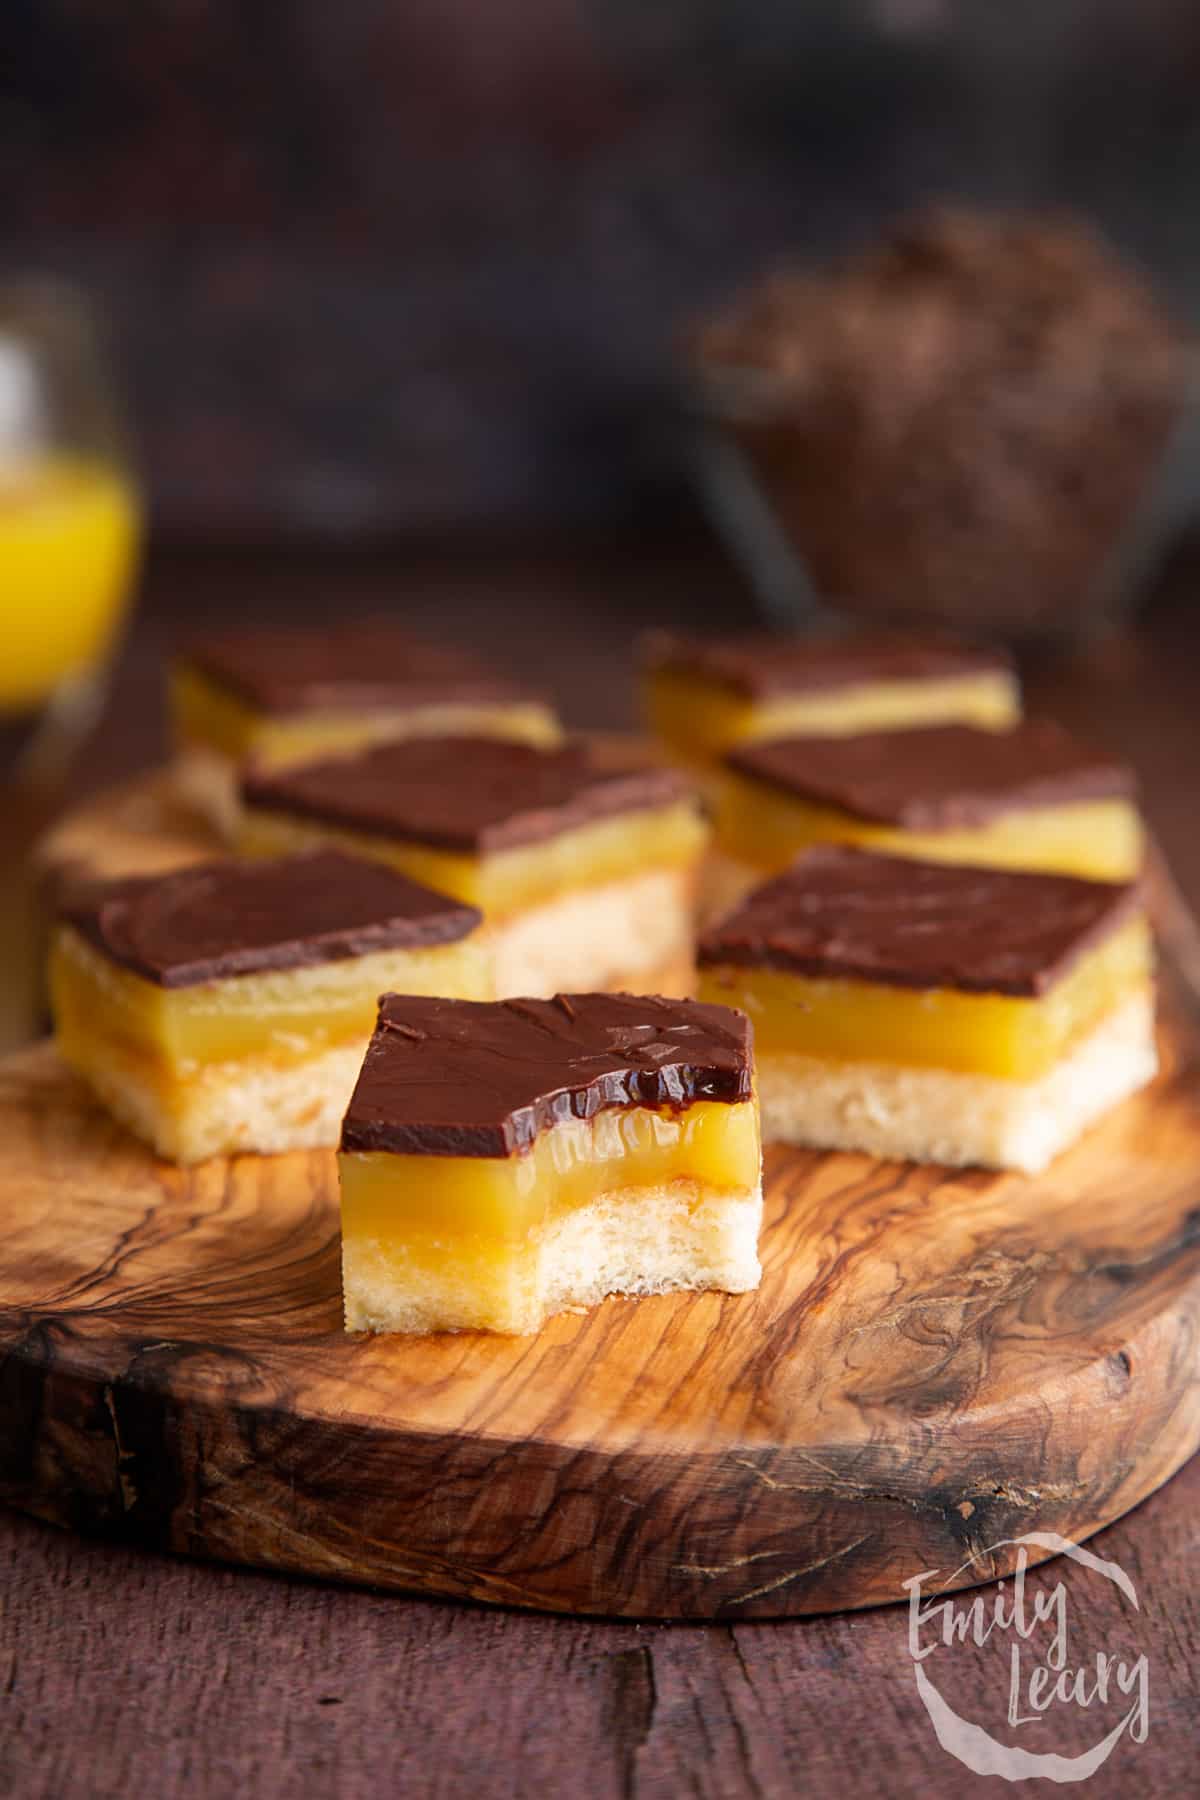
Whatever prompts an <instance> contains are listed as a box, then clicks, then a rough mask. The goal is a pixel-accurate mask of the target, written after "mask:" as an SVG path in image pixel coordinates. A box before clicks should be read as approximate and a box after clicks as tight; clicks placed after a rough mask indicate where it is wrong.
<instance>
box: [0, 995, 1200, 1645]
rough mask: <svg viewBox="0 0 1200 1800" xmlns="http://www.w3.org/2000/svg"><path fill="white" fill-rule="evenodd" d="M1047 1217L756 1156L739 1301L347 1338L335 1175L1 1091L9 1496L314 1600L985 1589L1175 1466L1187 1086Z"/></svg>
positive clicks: (1189, 1276)
mask: <svg viewBox="0 0 1200 1800" xmlns="http://www.w3.org/2000/svg"><path fill="white" fill-rule="evenodd" d="M1165 1051H1166V1059H1167V1067H1166V1070H1165V1072H1164V1074H1163V1076H1162V1077H1161V1078H1160V1080H1159V1082H1158V1083H1157V1084H1156V1085H1155V1087H1154V1088H1153V1089H1152V1090H1151V1091H1150V1092H1148V1093H1147V1094H1146V1095H1144V1096H1141V1097H1139V1098H1138V1099H1136V1100H1134V1101H1133V1102H1131V1103H1129V1104H1128V1105H1127V1106H1125V1107H1124V1108H1122V1109H1120V1110H1119V1111H1118V1112H1117V1113H1116V1114H1115V1115H1114V1116H1112V1117H1111V1118H1110V1119H1109V1120H1108V1121H1106V1122H1105V1123H1104V1124H1103V1125H1102V1126H1101V1127H1100V1128H1099V1129H1097V1130H1096V1131H1095V1132H1093V1133H1092V1134H1091V1135H1090V1136H1089V1137H1088V1138H1087V1139H1086V1140H1085V1142H1084V1143H1083V1144H1081V1145H1080V1146H1079V1147H1078V1148H1077V1149H1076V1150H1075V1151H1073V1152H1071V1153H1070V1154H1068V1155H1067V1156H1066V1157H1064V1158H1062V1159H1060V1161H1059V1162H1058V1163H1057V1164H1056V1165H1055V1166H1054V1168H1053V1169H1052V1170H1051V1171H1050V1172H1049V1173H1048V1174H1047V1175H1046V1176H1044V1177H1041V1178H1039V1179H1038V1181H1036V1182H1028V1181H1023V1180H1019V1179H1016V1178H1007V1177H997V1176H992V1175H987V1174H983V1173H981V1172H974V1171H970V1172H966V1173H948V1172H946V1171H941V1170H937V1169H932V1168H917V1167H911V1166H907V1165H888V1164H880V1163H877V1162H873V1161H872V1160H870V1159H869V1158H866V1157H860V1156H828V1157H821V1156H818V1155H815V1154H811V1153H806V1152H800V1151H787V1150H781V1149H780V1150H773V1151H771V1152H770V1153H769V1155H768V1181H767V1192H768V1205H767V1225H766V1230H765V1235H764V1268H765V1273H764V1279H763V1284H762V1287H761V1289H760V1291H759V1292H758V1293H757V1294H755V1295H750V1296H743V1297H736V1298H735V1297H726V1296H718V1295H700V1296H686V1297H675V1298H663V1299H657V1300H649V1301H642V1302H638V1303H631V1302H627V1301H621V1300H611V1301H608V1302H607V1303H606V1304H605V1305H603V1306H601V1307H599V1308H597V1309H595V1310H594V1311H593V1312H591V1313H589V1314H587V1315H586V1316H567V1317H562V1318H559V1319H557V1320H555V1321H554V1322H553V1323H552V1324H551V1325H550V1326H549V1327H548V1328H547V1330H546V1331H544V1332H543V1333H542V1334H541V1336H540V1337H538V1338H536V1339H531V1340H517V1341H508V1340H498V1339H489V1338H486V1337H482V1336H473V1335H471V1336H462V1337H457V1338H441V1339H408V1340H404V1339H390V1340H385V1339H377V1340H362V1339H348V1338H346V1337H345V1336H344V1335H343V1334H342V1332H341V1331H340V1327H339V1276H338V1226H337V1210H336V1192H335V1183H334V1173H333V1164H332V1157H331V1156H330V1155H328V1154H325V1153H316V1154H311V1155H294V1156H285V1157H275V1158H252V1157H242V1158H236V1159H233V1160H231V1161H223V1160H217V1161H214V1162H211V1163H208V1164H205V1165H202V1166H201V1167H199V1168H198V1169H195V1170H191V1171H180V1170H176V1169H174V1168H171V1167H169V1166H167V1165H165V1164H161V1163H158V1162H156V1161H155V1160H154V1159H153V1158H152V1157H151V1156H150V1155H149V1154H148V1153H147V1152H145V1151H143V1150H142V1149H141V1148H140V1146H138V1145H137V1144H135V1143H134V1142H133V1141H132V1140H131V1139H130V1138H128V1137H127V1136H126V1135H125V1134H124V1133H122V1132H121V1131H120V1130H119V1129H118V1128H117V1127H116V1126H114V1125H112V1124H111V1123H110V1122H109V1121H108V1120H107V1119H106V1118H105V1117H104V1116H103V1115H102V1114H101V1113H100V1112H99V1111H98V1110H97V1109H96V1107H95V1106H94V1105H93V1104H92V1103H91V1101H90V1100H89V1099H88V1097H87V1095H86V1094H85V1093H84V1091H83V1089H82V1087H81V1086H79V1085H78V1084H76V1083H75V1081H74V1080H73V1079H72V1078H71V1077H70V1076H68V1075H67V1073H66V1072H65V1071H64V1070H63V1069H62V1068H61V1067H60V1065H59V1064H58V1062H57V1060H56V1058H55V1056H54V1053H53V1051H52V1050H51V1049H50V1048H48V1047H43V1048H40V1049H37V1050H35V1051H32V1052H29V1053H25V1054H22V1055H21V1056H19V1057H17V1058H15V1059H11V1060H10V1061H8V1062H7V1063H6V1064H4V1065H2V1066H0V1141H2V1142H3V1143H4V1146H5V1158H6V1161H5V1171H4V1175H3V1179H2V1181H0V1191H2V1193H3V1197H4V1210H5V1218H6V1225H7V1230H6V1233H5V1237H4V1241H3V1244H2V1246H0V1364H2V1369H0V1372H2V1381H0V1392H2V1395H3V1398H2V1400H0V1495H2V1496H3V1497H5V1498H7V1499H8V1500H9V1501H11V1502H12V1503H14V1504H16V1505H18V1506H20V1507H23V1508H25V1509H27V1510H29V1511H31V1512H35V1513H37V1514H39V1515H41V1516H42V1517H45V1518H49V1519H53V1520H55V1521H57V1522H58V1523H60V1524H65V1525H71V1526H75V1527H78V1528H80V1529H83V1530H87V1531H101V1532H105V1533H108V1534H110V1535H114V1536H117V1537H121V1538H126V1539H131V1540H134V1541H136V1542H139V1543H142V1544H148V1545H155V1546H159V1547H163V1548H168V1549H172V1550H177V1551H185V1552H189V1553H194V1554H203V1555H208V1556H214V1557H220V1558H224V1559H227V1560H230V1561H235V1562H248V1563H255V1564H261V1565H266V1566H269V1567H274V1568H279V1569H289V1570H297V1571H304V1572H307V1573H310V1574H316V1575H321V1576H325V1577H329V1578H334V1579H338V1580H349V1581H362V1582H370V1583H375V1584H378V1585H380V1586H384V1587H394V1588H420V1589H426V1590H430V1591H435V1592H439V1593H443V1594H454V1595H460V1596H469V1597H471V1598H474V1599H478V1600H487V1601H493V1602H504V1603H509V1604H519V1605H526V1606H536V1607H543V1608H549V1609H560V1610H571V1611H582V1612H598V1613H608V1614H624V1615H628V1616H633V1617H648V1616H656V1617H693V1618H716V1617H723V1618H746V1617H753V1616H759V1617H773V1616H781V1615H785V1614H800V1613H808V1612H813V1611H818V1610H826V1609H829V1608H832V1607H844V1606H862V1605H868V1604H872V1603H876V1602H880V1601H887V1600H893V1599H896V1598H898V1597H899V1596H900V1583H901V1582H902V1581H903V1580H904V1579H905V1578H906V1577H907V1576H908V1575H910V1574H912V1573H914V1572H916V1571H918V1570H923V1569H932V1568H940V1569H944V1570H952V1569H953V1570H959V1571H960V1573H959V1575H958V1577H957V1578H956V1580H957V1584H960V1585H963V1584H966V1583H969V1582H971V1581H977V1580H983V1579H989V1578H993V1577H995V1576H996V1575H998V1574H1001V1573H1003V1572H1004V1571H1005V1568H1006V1566H1007V1565H1006V1564H1005V1563H1004V1562H1003V1559H1002V1558H999V1557H996V1556H990V1555H989V1554H988V1553H987V1552H988V1547H989V1546H990V1545H991V1544H993V1543H994V1542H995V1541H997V1540H999V1539H1002V1538H1006V1537H1011V1536H1012V1535H1014V1534H1015V1533H1016V1532H1018V1531H1021V1530H1028V1529H1032V1528H1034V1527H1039V1528H1042V1529H1051V1530H1054V1531H1057V1532H1060V1533H1061V1534H1062V1535H1064V1536H1067V1537H1071V1538H1074V1539H1076V1540H1079V1539H1081V1538H1083V1537H1086V1536H1087V1535H1088V1534H1089V1533H1090V1532H1092V1531H1094V1530H1096V1529H1097V1528H1098V1527H1099V1526H1101V1525H1102V1524H1104V1523H1105V1522H1107V1521H1109V1520H1111V1519H1113V1518H1115V1517H1117V1516H1118V1515H1119V1514H1120V1513H1122V1512H1124V1511H1125V1510H1126V1509H1127V1508H1129V1507H1130V1506H1132V1505H1134V1504H1135V1503H1136V1502H1137V1501H1139V1500H1140V1499H1142V1498H1143V1497H1144V1496H1145V1495H1146V1494H1148V1493H1149V1492H1151V1491H1152V1490H1153V1489H1154V1488H1155V1487H1157V1486H1158V1485H1159V1484H1160V1483H1161V1482H1162V1481H1164V1480H1165V1479H1166V1478H1167V1477H1168V1476H1169V1475H1170V1474H1171V1473H1172V1472H1173V1471H1174V1470H1175V1469H1176V1468H1178V1467H1179V1465H1180V1464H1181V1462H1182V1461H1183V1460H1184V1459H1185V1458H1186V1457H1187V1456H1189V1455H1190V1454H1191V1453H1192V1451H1193V1450H1194V1449H1195V1448H1196V1446H1197V1443H1198V1441H1200V1371H1198V1366H1197V1363H1198V1359H1197V1354H1196V1350H1197V1343H1198V1341H1200V1156H1198V1154H1197V1153H1198V1151H1200V1053H1198V1046H1197V1041H1196V1037H1195V1035H1194V1033H1193V1031H1192V1029H1191V1028H1190V1027H1188V1026H1186V1025H1185V1024H1184V1023H1183V1022H1182V1018H1181V1019H1179V1020H1177V1021H1176V1022H1175V1023H1173V1025H1172V1027H1171V1029H1170V1031H1169V1033H1168V1036H1167V1041H1166V1044H1165Z"/></svg>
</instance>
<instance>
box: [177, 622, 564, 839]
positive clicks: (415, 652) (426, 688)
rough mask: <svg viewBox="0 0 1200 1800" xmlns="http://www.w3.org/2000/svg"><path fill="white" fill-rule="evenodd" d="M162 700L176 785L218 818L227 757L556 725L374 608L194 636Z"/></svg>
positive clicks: (276, 764) (231, 780) (516, 690)
mask: <svg viewBox="0 0 1200 1800" xmlns="http://www.w3.org/2000/svg"><path fill="white" fill-rule="evenodd" d="M171 710H172V715H173V721H174V729H175V738H176V742H177V745H178V748H179V752H180V772H181V775H182V779H183V783H184V786H185V788H186V790H187V791H188V792H189V794H190V795H191V797H192V798H193V800H195V801H197V802H198V803H199V804H200V805H201V806H202V807H203V809H204V810H205V811H206V812H207V813H208V814H209V815H210V816H211V817H213V818H214V819H215V821H216V822H217V823H218V824H225V823H227V822H228V821H229V819H230V818H231V817H232V814H233V809H234V805H235V802H236V791H237V790H236V769H237V766H238V764H240V763H242V762H245V761H249V760H251V759H253V760H254V761H255V762H256V763H259V764H261V765H262V766H264V767H268V768H281V767H286V766H288V765H290V764H293V763H297V762H312V761H314V760H316V759H317V758H318V757H322V756H328V755H332V754H335V753H339V752H341V751H346V750H355V749H358V748H360V747H361V746H362V745H364V744H368V743H374V742H376V741H378V740H380V739H384V738H395V737H411V736H427V735H428V734H430V733H431V732H437V733H439V734H445V733H447V732H455V731H469V732H471V733H472V734H473V735H475V736H477V737H511V738H518V739H521V740H524V741H526V742H529V743H533V744H544V743H546V744H548V743H556V742H557V741H558V738H559V736H560V735H561V734H560V732H559V728H558V722H557V720H556V718H555V716H554V713H553V710H552V709H551V708H550V706H549V705H548V704H547V703H546V702H545V701H544V700H543V699H541V698H540V697H539V696H538V695H536V694H533V693H531V692H529V691H528V690H527V689H525V688H523V687H521V686H519V685H518V684H517V683H516V682H514V681H510V680H508V679H506V678H505V677H504V676H502V675H497V674H496V673H495V671H494V670H491V669H489V668H488V667H487V666H486V664H484V663H482V662H481V661H480V660H479V659H478V658H477V657H475V656H473V655H472V654H470V652H468V651H464V650H461V649H458V648H456V647H453V646H450V645H446V644H435V643H428V642H426V641H425V640H423V639H421V638H416V637H414V636H413V635H412V634H411V633H410V632H408V631H406V630H404V629H402V628H400V627H398V626H396V625H394V624H392V623H391V622H390V621H387V620H382V619H367V620H362V621H359V622H357V623H355V622H349V623H343V624H337V625H332V626H327V627H324V628H316V629H314V628H312V627H309V628H307V629H306V628H303V627H276V628H274V629H270V628H265V629H256V630H240V631H227V632H225V633H223V634H221V635H219V636H214V637H212V638H209V639H206V640H205V641H203V642H200V643H197V644H195V645H193V646H192V647H191V648H190V649H189V650H187V651H186V652H185V653H184V654H183V655H181V656H180V657H179V658H178V660H177V662H176V665H175V668H174V670H173V674H172V680H171Z"/></svg>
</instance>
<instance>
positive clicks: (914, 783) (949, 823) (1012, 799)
mask: <svg viewBox="0 0 1200 1800" xmlns="http://www.w3.org/2000/svg"><path fill="white" fill-rule="evenodd" d="M725 760H726V762H727V764H728V765H729V767H730V768H732V769H735V770H737V772H738V773H739V774H741V775H746V776H749V778H750V779H751V780H752V781H759V782H765V783H766V784H767V785H768V786H770V787H774V788H779V789H781V790H782V791H783V792H784V793H787V794H792V795H794V796H795V797H796V798H797V799H800V800H806V801H810V802H812V803H813V804H815V805H817V806H829V807H835V808H837V810H838V811H840V812H846V813H851V814H852V815H853V816H854V817H855V818H857V819H866V820H868V821H870V822H871V823H873V824H879V825H896V826H900V827H901V828H902V829H903V830H905V831H956V830H961V829H963V828H964V827H965V828H968V829H969V828H971V827H974V826H980V825H987V824H990V823H991V821H992V820H993V819H997V818H999V817H1001V816H1002V815H1003V814H1004V813H1010V812H1022V811H1024V810H1026V809H1027V808H1031V807H1039V806H1061V805H1064V804H1067V803H1069V802H1071V801H1076V800H1115V799H1121V800H1132V799H1133V798H1134V797H1135V794H1136V786H1135V782H1134V777H1133V773H1132V771H1131V770H1130V769H1129V768H1127V767H1126V765H1125V764H1124V763H1120V762H1117V761H1116V759H1115V758H1113V757H1110V756H1106V755H1105V754H1104V752H1103V751H1099V750H1093V749H1091V748H1089V747H1088V746H1087V745H1085V744H1081V743H1079V742H1078V741H1077V740H1076V739H1075V738H1073V737H1071V736H1070V735H1069V734H1068V733H1067V732H1065V731H1064V730H1063V729H1062V727H1061V726H1060V725H1055V724H1053V723H1051V721H1050V720H1048V719H1028V720H1026V721H1025V723H1024V724H1022V725H1018V726H1015V727H1014V729H1013V730H1012V731H976V730H972V728H971V727H970V726H969V725H938V726H931V727H929V728H928V729H925V730H921V731H881V732H865V733H863V734H862V735H861V736H858V737H840V738H835V737H824V738H821V737H792V738H771V739H769V740H765V741H763V742H761V743H752V744H745V745H742V746H741V747H740V748H739V749H736V750H733V751H731V752H730V753H729V755H728V756H727V757H726V759H725Z"/></svg>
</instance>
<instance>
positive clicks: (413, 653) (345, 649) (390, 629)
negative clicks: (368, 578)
mask: <svg viewBox="0 0 1200 1800" xmlns="http://www.w3.org/2000/svg"><path fill="white" fill-rule="evenodd" d="M181 660H182V662H183V663H184V664H185V666H188V667H191V668H194V669H197V670H198V671H199V672H200V673H201V674H202V675H204V676H206V677H207V679H208V680H210V681H212V682H215V683H216V684H217V685H218V686H219V687H223V688H226V689H228V690H229V691H230V692H231V693H232V694H234V695H235V696H236V697H237V698H238V699H239V700H242V701H244V702H245V703H247V704H248V705H250V706H252V707H254V708H255V709H256V710H257V711H259V712H265V713H272V714H289V713H305V712H319V711H323V710H335V711H336V710H345V709H347V708H355V709H357V708H366V709H367V710H370V709H372V708H381V709H382V708H392V707H394V708H397V709H403V708H405V707H416V706H439V705H443V706H444V705H455V704H460V703H461V704H463V705H470V704H473V703H477V704H479V705H491V704H501V705H502V704H505V703H508V704H511V703H513V702H514V701H520V700H528V699H531V698H536V696H533V695H531V694H530V693H529V691H528V690H527V689H524V688H522V687H520V686H519V685H518V684H517V683H516V682H513V681H509V680H507V679H506V678H505V677H503V676H499V675H495V674H493V673H492V671H491V670H489V669H488V668H487V667H486V665H485V664H483V663H482V662H480V661H479V660H478V659H477V658H476V657H474V656H472V655H471V654H470V653H469V652H467V651H464V650H459V649H457V648H455V647H454V646H452V645H448V644H430V643H426V642H425V641H424V640H423V639H421V638H417V637H414V636H413V635H412V634H411V633H410V632H408V631H405V630H403V629H402V628H401V627H399V626H397V625H394V624H392V623H391V622H390V621H389V620H385V619H364V620H358V621H350V622H347V623H345V624H340V625H333V626H328V627H325V628H317V629H314V628H311V627H310V628H308V629H305V628H303V627H299V626H295V627H293V626H275V627H260V628H256V629H254V630H244V631H227V632H224V633H222V634H220V635H219V636H215V637H211V638H206V639H204V640H202V641H200V642H198V643H195V644H193V645H190V646H189V647H188V648H187V650H186V651H185V652H184V655H183V657H182V659H181Z"/></svg>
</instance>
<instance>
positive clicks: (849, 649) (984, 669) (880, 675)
mask: <svg viewBox="0 0 1200 1800" xmlns="http://www.w3.org/2000/svg"><path fill="white" fill-rule="evenodd" d="M641 654H642V661H643V663H644V665H645V666H646V667H648V668H651V669H662V670H669V671H670V672H671V673H673V674H680V675H690V676H693V677H694V678H695V679H696V680H698V681H702V682H711V683H713V684H715V685H716V686H719V687H724V688H728V689H730V690H731V692H733V693H737V694H741V695H743V696H744V697H745V698H746V699H748V700H768V699H780V698H782V697H784V696H786V695H789V694H808V693H826V692H833V691H836V690H837V689H838V688H859V687H869V686H870V685H871V684H872V683H873V682H897V681H916V682H919V681H950V680H954V679H955V678H957V677H961V676H968V675H980V674H1009V673H1011V670H1012V662H1011V659H1010V658H1009V657H1008V656H1007V655H1006V654H1005V653H1004V651H1002V650H986V649H982V648H980V647H979V646H977V645H970V644H958V643H955V642H954V641H953V640H951V639H948V638H935V637H930V638H907V637H889V636H884V635H882V634H879V635H874V634H873V635H871V636H867V635H866V634H853V635H847V636H845V637H820V638H818V637H813V638H803V637H786V636H783V635H775V636H772V635H771V634H769V633H754V632H749V633H743V634H742V635H741V636H739V637H736V638H703V637H692V636H688V635H685V634H682V633H674V632H654V633H652V634H650V635H649V636H648V637H647V638H646V639H645V640H644V641H643V643H642V646H641Z"/></svg>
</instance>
